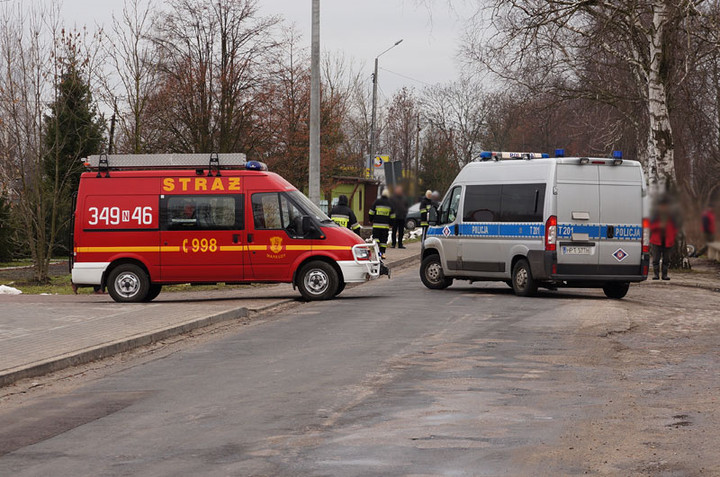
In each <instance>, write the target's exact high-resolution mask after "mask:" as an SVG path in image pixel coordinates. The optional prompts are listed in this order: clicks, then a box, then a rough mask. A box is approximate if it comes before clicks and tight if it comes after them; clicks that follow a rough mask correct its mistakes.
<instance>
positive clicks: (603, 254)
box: [598, 165, 643, 275]
mask: <svg viewBox="0 0 720 477" xmlns="http://www.w3.org/2000/svg"><path fill="white" fill-rule="evenodd" d="M598 173H599V184H600V223H601V227H600V235H601V236H602V240H600V242H599V244H598V259H599V263H600V268H601V272H603V273H604V274H611V275H625V274H638V273H639V268H638V267H640V263H641V261H642V219H643V210H642V204H643V198H642V181H643V179H642V172H641V169H640V167H636V166H632V165H617V166H613V165H606V166H600V167H599V170H598Z"/></svg>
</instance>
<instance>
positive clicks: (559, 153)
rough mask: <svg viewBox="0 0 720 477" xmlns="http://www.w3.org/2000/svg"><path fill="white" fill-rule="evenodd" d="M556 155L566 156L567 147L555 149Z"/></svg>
mask: <svg viewBox="0 0 720 477" xmlns="http://www.w3.org/2000/svg"><path fill="white" fill-rule="evenodd" d="M555 157H565V149H555Z"/></svg>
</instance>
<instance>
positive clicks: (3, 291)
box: [0, 285, 22, 295]
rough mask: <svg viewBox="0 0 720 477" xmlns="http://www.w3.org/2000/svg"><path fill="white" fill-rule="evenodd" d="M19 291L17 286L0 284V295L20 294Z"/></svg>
mask: <svg viewBox="0 0 720 477" xmlns="http://www.w3.org/2000/svg"><path fill="white" fill-rule="evenodd" d="M21 293H22V292H21V291H20V290H18V289H17V288H13V287H9V286H6V285H0V295H20V294H21Z"/></svg>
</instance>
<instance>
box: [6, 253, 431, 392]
mask: <svg viewBox="0 0 720 477" xmlns="http://www.w3.org/2000/svg"><path fill="white" fill-rule="evenodd" d="M419 252H420V244H419V243H413V244H409V245H408V248H407V249H405V250H400V249H389V250H388V252H387V257H388V259H387V261H386V262H387V263H388V266H389V267H390V268H391V269H392V268H393V267H398V266H402V265H403V264H406V263H409V262H412V261H413V260H415V259H416V257H417V256H418V254H419ZM380 279H381V280H386V279H387V278H385V277H382V278H380ZM299 298H300V294H299V292H297V291H296V290H293V289H292V286H291V285H288V284H279V285H270V286H247V287H243V288H234V289H231V290H212V291H196V292H193V291H190V292H175V293H161V294H160V296H159V297H158V298H157V299H156V300H155V301H153V302H151V303H137V304H121V303H115V302H114V301H113V300H112V299H111V298H110V297H109V296H107V295H52V296H43V295H16V296H6V295H3V296H0V386H4V385H7V384H10V383H12V382H14V381H17V380H19V379H23V378H27V377H33V376H39V375H41V374H46V373H49V372H52V371H57V370H60V369H63V368H66V367H68V366H73V365H78V364H82V363H87V362H90V361H94V360H96V359H101V358H105V357H107V356H111V355H113V354H116V353H119V352H123V351H127V350H130V349H132V348H136V347H138V346H144V345H147V344H150V343H153V342H156V341H158V340H161V339H165V338H167V337H170V336H174V335H178V334H181V333H186V332H188V331H191V330H193V329H197V328H201V327H203V326H208V325H211V324H214V323H219V322H221V321H228V320H235V319H239V318H244V317H247V316H248V315H249V314H250V313H253V312H259V311H262V310H264V309H267V308H271V307H274V306H277V305H281V304H283V303H287V302H292V301H296V300H299Z"/></svg>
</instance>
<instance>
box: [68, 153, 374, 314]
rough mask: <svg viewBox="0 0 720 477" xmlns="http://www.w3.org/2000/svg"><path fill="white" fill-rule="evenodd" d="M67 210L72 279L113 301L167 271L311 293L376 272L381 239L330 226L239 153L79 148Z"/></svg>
mask: <svg viewBox="0 0 720 477" xmlns="http://www.w3.org/2000/svg"><path fill="white" fill-rule="evenodd" d="M85 161H86V162H85V165H86V166H87V167H88V169H89V172H85V173H83V174H82V176H81V179H80V187H79V190H78V194H77V199H76V205H75V212H74V215H73V221H74V224H73V227H72V230H73V237H72V245H73V251H72V254H71V261H70V263H71V271H72V281H73V283H74V284H76V285H78V286H100V287H103V288H107V290H108V292H109V293H110V296H112V298H113V299H114V300H115V301H119V302H140V301H150V300H153V299H154V298H155V297H157V296H158V294H159V293H160V291H161V289H162V286H163V285H165V284H173V283H218V282H224V283H233V284H235V283H247V282H273V283H275V282H284V283H292V284H293V285H294V286H295V287H297V288H298V289H299V290H300V293H301V294H302V296H303V297H304V298H305V299H307V300H326V299H330V298H333V297H334V296H336V295H338V294H339V293H340V292H342V290H343V289H344V288H345V284H346V283H353V282H363V281H365V280H369V279H372V278H376V277H378V276H379V274H380V268H381V265H380V259H379V253H378V249H377V246H376V245H375V244H371V243H365V242H363V241H362V240H361V239H360V238H359V237H358V236H357V235H356V234H354V233H353V232H351V231H350V230H349V229H346V228H342V227H339V226H337V225H336V224H335V223H334V222H333V221H332V220H330V219H329V218H328V217H327V216H326V215H325V213H323V212H322V211H321V210H320V209H319V208H318V207H316V206H315V204H313V203H312V202H311V201H310V200H309V199H308V198H307V197H305V195H303V194H302V193H301V192H300V191H298V190H297V189H296V188H295V187H293V186H292V184H290V183H289V182H287V181H286V180H285V179H283V178H282V177H280V176H279V175H277V174H274V173H272V172H268V170H267V167H266V166H265V165H264V164H262V163H260V162H255V161H250V162H246V161H245V155H244V154H219V155H218V154H213V155H210V156H209V155H203V154H160V155H157V154H152V155H109V156H107V155H104V156H91V157H89V158H87V159H86V160H85Z"/></svg>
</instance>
